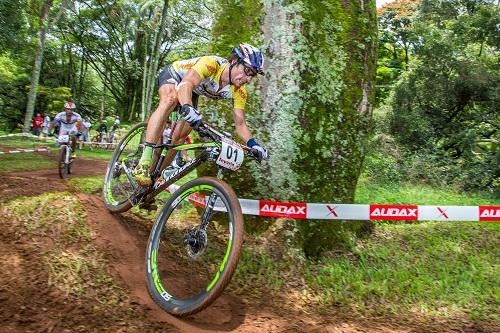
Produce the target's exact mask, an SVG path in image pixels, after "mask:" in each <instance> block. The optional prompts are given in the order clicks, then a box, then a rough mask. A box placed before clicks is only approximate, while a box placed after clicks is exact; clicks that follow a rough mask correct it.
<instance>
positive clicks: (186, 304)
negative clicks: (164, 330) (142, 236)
mask: <svg viewBox="0 0 500 333" xmlns="http://www.w3.org/2000/svg"><path fill="white" fill-rule="evenodd" d="M210 194H214V195H215V196H216V197H217V198H219V199H218V201H217V204H216V207H219V210H218V211H215V212H214V213H213V214H212V216H211V219H210V222H209V224H208V228H207V233H206V236H203V237H202V236H199V233H196V232H195V230H196V229H197V227H198V226H199V225H200V221H201V219H202V218H201V216H202V215H203V212H204V211H205V208H203V206H204V205H205V207H206V201H204V200H205V199H203V197H205V198H208V197H209V196H210ZM200 198H202V199H200ZM193 200H194V201H193ZM196 201H197V203H194V204H193V202H196ZM217 205H218V206H217ZM195 206H196V208H195ZM221 207H222V208H223V209H225V212H224V211H221V210H220V208H221ZM198 231H199V228H198ZM187 235H197V236H196V237H194V236H193V237H194V238H195V239H201V242H198V243H196V242H195V244H200V243H203V242H205V246H203V247H201V248H202V250H198V246H188V245H186V239H191V238H189V236H187ZM242 242H243V215H242V212H241V206H240V203H239V201H238V198H237V197H236V194H235V193H234V191H233V189H232V188H231V187H230V186H229V185H228V184H227V183H225V182H224V181H222V180H218V179H216V178H213V177H201V178H197V179H194V180H192V181H190V182H188V183H186V184H184V185H183V186H181V187H180V188H179V189H178V190H177V191H176V192H175V193H174V194H172V196H171V197H170V198H169V200H168V201H167V203H166V204H165V205H164V207H163V210H162V212H161V213H160V215H159V216H158V219H157V220H156V222H155V224H154V226H153V228H152V230H151V233H150V236H149V240H148V247H147V251H146V265H147V270H146V275H147V283H148V290H149V293H150V295H151V297H152V298H153V300H154V301H155V302H156V303H158V304H159V305H160V306H161V307H162V308H163V309H164V310H165V311H166V312H168V313H171V314H173V315H176V316H179V317H183V316H187V315H191V314H194V313H197V312H199V311H201V310H203V309H205V308H206V307H207V306H209V305H210V304H211V303H212V302H214V301H215V300H216V299H217V297H219V295H220V294H221V293H222V291H223V290H224V288H225V287H226V286H227V284H228V283H229V282H230V280H231V277H232V275H233V273H234V272H235V269H236V266H237V264H238V260H239V256H240V251H241V245H242ZM197 251H198V252H197Z"/></svg>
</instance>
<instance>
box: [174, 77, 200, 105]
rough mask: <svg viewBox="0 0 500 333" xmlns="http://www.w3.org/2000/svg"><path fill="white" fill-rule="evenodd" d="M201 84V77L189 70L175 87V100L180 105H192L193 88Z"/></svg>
mask: <svg viewBox="0 0 500 333" xmlns="http://www.w3.org/2000/svg"><path fill="white" fill-rule="evenodd" d="M200 83H201V76H200V75H199V74H198V73H197V72H195V71H194V70H192V69H190V70H189V71H188V72H187V74H186V76H184V78H183V79H182V81H181V83H179V85H178V86H177V89H178V90H177V98H178V100H179V104H180V105H184V104H189V105H193V100H192V95H193V90H194V88H195V87H196V86H197V85H199V84H200Z"/></svg>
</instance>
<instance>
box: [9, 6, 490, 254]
mask: <svg viewBox="0 0 500 333" xmlns="http://www.w3.org/2000/svg"><path fill="white" fill-rule="evenodd" d="M499 18H500V15H499V4H498V1H490V0H481V1H472V0H444V1H429V0H421V1H418V0H400V1H394V2H388V3H386V4H385V5H383V6H382V7H381V8H379V9H378V10H377V12H376V8H375V1H347V2H346V1H343V2H341V1H330V2H320V3H316V2H314V1H287V2H282V1H272V0H266V1H261V2H259V3H255V2H253V1H231V0H224V1H213V0H197V1H191V0H183V1H167V0H163V1H161V0H123V1H109V0H87V1H69V0H8V1H2V3H1V4H0V19H1V24H2V31H1V32H0V50H1V51H0V113H1V116H0V129H2V130H3V131H5V132H12V131H19V125H20V124H24V130H25V131H27V130H28V129H29V125H28V124H29V123H30V122H31V119H32V117H33V113H34V112H36V113H44V112H47V113H49V114H51V115H55V114H56V113H57V112H59V111H60V110H61V109H62V105H63V103H64V101H65V100H66V99H67V98H68V97H72V98H73V100H74V101H75V102H76V104H77V106H78V112H79V113H81V114H82V115H84V116H89V117H90V118H91V120H92V121H93V122H94V123H98V122H99V121H100V120H101V119H104V118H106V117H107V116H110V115H118V116H119V117H120V118H121V119H122V120H123V121H124V122H125V123H129V124H133V123H136V122H138V121H141V120H143V119H146V118H147V117H148V115H149V114H150V113H151V112H152V110H154V107H155V104H156V102H157V100H158V98H157V96H156V95H157V94H156V88H157V87H156V73H157V72H158V70H159V69H160V68H162V67H163V66H165V65H167V64H169V63H170V62H172V61H174V60H177V59H184V58H189V57H195V56H200V55H204V54H218V55H221V56H227V55H229V53H230V50H231V47H232V46H234V45H236V44H238V43H239V42H241V41H245V42H250V43H253V44H256V45H259V46H262V47H263V49H264V50H265V53H266V55H267V62H266V73H267V74H266V76H265V77H263V78H260V79H257V80H255V82H254V83H252V85H251V86H250V87H249V90H250V92H251V95H252V97H251V98H250V101H249V103H248V106H247V114H248V115H247V117H248V121H249V123H250V127H251V128H252V129H253V130H254V134H255V136H256V137H257V138H258V139H259V140H261V141H262V143H263V144H264V145H265V146H266V147H268V148H269V150H270V152H271V158H270V160H269V161H268V162H267V163H265V164H264V165H263V166H251V165H250V166H248V167H247V169H246V172H245V173H244V175H245V176H243V177H241V176H240V178H239V179H233V180H231V182H232V184H233V185H234V187H235V188H236V189H237V192H238V193H239V194H240V195H242V196H244V197H250V198H252V197H253V198H262V196H263V193H265V194H266V199H277V200H281V201H306V202H345V203H348V202H353V201H354V200H355V193H356V187H357V185H358V183H359V181H360V176H361V175H362V174H363V175H365V178H368V179H370V180H371V181H372V182H374V183H379V184H380V185H381V186H399V185H401V184H402V183H412V182H413V183H423V184H428V185H431V186H436V187H450V188H453V189H456V190H457V191H459V192H463V193H467V192H477V191H479V192H483V193H488V194H489V195H491V196H494V197H498V193H499V189H500V181H499V175H500V152H499V150H498V140H499V128H500V126H499V125H500V123H499V122H500V119H499V117H500V116H499V112H498V110H499V96H500V95H499V84H498V83H499V75H498V74H499V72H498V71H499V62H498V59H499V58H498V56H499V53H498V50H499V49H498V47H499V43H500V34H499V28H500V20H499ZM236 22H237V24H236ZM377 27H378V28H377ZM229 108H230V104H229V103H213V102H210V101H206V100H205V101H203V103H202V106H201V109H202V110H203V111H202V112H203V114H204V117H205V119H207V121H208V122H212V123H214V124H215V125H217V126H219V127H222V128H226V129H230V128H232V125H231V118H232V117H231V113H230V112H228V110H229ZM221 115H223V116H221ZM200 172H201V173H203V172H204V171H203V170H200ZM249 184H250V185H251V186H248V185H249ZM372 227H373V225H372V224H371V223H370V222H358V223H351V224H349V225H348V226H342V225H340V226H339V225H335V224H331V223H321V222H318V223H317V224H311V223H300V222H295V228H296V229H294V230H296V231H297V232H298V234H299V235H300V237H299V240H297V242H299V243H300V246H301V247H302V248H303V249H304V251H305V253H306V254H307V255H308V256H317V255H320V254H321V253H322V252H323V251H325V250H329V249H331V248H332V247H334V246H338V245H332V244H343V243H345V242H346V241H347V240H348V239H349V238H350V237H351V236H352V235H360V234H363V233H365V232H367V231H368V232H369V230H371V229H372ZM339 228H340V229H341V230H339Z"/></svg>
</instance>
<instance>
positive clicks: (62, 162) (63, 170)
mask: <svg viewBox="0 0 500 333" xmlns="http://www.w3.org/2000/svg"><path fill="white" fill-rule="evenodd" d="M67 150H68V146H66V145H62V146H61V147H60V149H59V161H58V170H59V177H60V178H61V179H64V178H66V177H67V176H68V174H69V163H66V155H67Z"/></svg>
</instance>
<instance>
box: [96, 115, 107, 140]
mask: <svg viewBox="0 0 500 333" xmlns="http://www.w3.org/2000/svg"><path fill="white" fill-rule="evenodd" d="M107 133H108V126H106V123H105V122H104V120H101V123H100V124H99V127H97V142H99V143H102V142H104V138H105V135H107Z"/></svg>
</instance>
